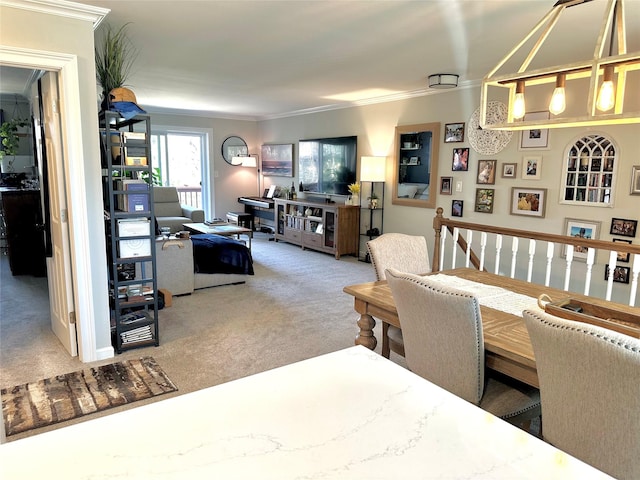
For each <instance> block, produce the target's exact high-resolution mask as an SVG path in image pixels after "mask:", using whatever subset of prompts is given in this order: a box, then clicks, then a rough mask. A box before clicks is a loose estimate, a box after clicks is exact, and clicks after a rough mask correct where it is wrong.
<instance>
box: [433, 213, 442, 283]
mask: <svg viewBox="0 0 640 480" xmlns="http://www.w3.org/2000/svg"><path fill="white" fill-rule="evenodd" d="M442 212H444V210H443V208H442V207H438V208H436V216H435V217H433V229H434V230H435V232H436V233H435V237H434V243H433V262H431V271H432V272H438V271H440V231H441V229H442V219H443V218H444V217H443V216H442Z"/></svg>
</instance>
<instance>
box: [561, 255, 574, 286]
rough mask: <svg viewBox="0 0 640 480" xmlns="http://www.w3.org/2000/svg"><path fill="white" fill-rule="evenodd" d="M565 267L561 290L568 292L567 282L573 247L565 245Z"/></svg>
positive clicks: (569, 276) (569, 278)
mask: <svg viewBox="0 0 640 480" xmlns="http://www.w3.org/2000/svg"><path fill="white" fill-rule="evenodd" d="M566 261H567V267H566V269H565V271H564V287H563V290H565V291H567V290H569V281H570V280H571V262H573V245H567V255H566Z"/></svg>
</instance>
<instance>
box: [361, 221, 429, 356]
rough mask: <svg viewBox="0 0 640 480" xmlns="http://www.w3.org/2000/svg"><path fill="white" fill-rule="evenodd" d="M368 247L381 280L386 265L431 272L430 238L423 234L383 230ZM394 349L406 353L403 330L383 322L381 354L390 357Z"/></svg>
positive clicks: (398, 268) (399, 268) (421, 272)
mask: <svg viewBox="0 0 640 480" xmlns="http://www.w3.org/2000/svg"><path fill="white" fill-rule="evenodd" d="M367 250H368V251H369V257H370V258H371V263H372V264H373V268H374V269H375V271H376V278H377V279H378V280H384V279H385V273H384V272H385V270H386V269H387V268H395V269H397V270H400V271H402V272H410V273H416V274H425V273H429V272H431V264H430V263H429V249H428V248H427V240H426V239H425V238H424V237H422V236H418V235H406V234H404V233H383V234H382V235H380V236H379V237H377V238H375V239H373V240H369V241H368V242H367ZM392 351H393V352H394V353H397V354H398V355H402V356H403V357H404V342H403V340H402V330H400V329H399V328H398V327H394V326H393V325H389V324H388V323H386V322H382V356H383V357H385V358H389V355H390V352H392Z"/></svg>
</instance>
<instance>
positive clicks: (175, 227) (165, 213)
mask: <svg viewBox="0 0 640 480" xmlns="http://www.w3.org/2000/svg"><path fill="white" fill-rule="evenodd" d="M153 208H154V211H155V215H156V220H157V221H158V227H159V228H160V227H169V228H171V233H176V232H179V231H181V230H184V227H183V226H182V224H184V223H201V222H204V210H201V209H198V208H194V207H190V206H188V205H181V204H180V199H179V197H178V190H177V189H176V187H153Z"/></svg>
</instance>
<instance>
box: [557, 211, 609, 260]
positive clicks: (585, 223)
mask: <svg viewBox="0 0 640 480" xmlns="http://www.w3.org/2000/svg"><path fill="white" fill-rule="evenodd" d="M601 223H602V222H594V221H592V220H580V219H577V218H565V219H564V234H565V235H566V236H567V237H577V238H589V239H593V240H597V239H598V237H599V235H600V225H601ZM588 251H589V248H588V247H585V246H580V245H578V246H574V247H573V258H576V259H580V260H584V261H586V260H587V252H588ZM562 256H563V257H566V256H567V246H566V245H563V246H562Z"/></svg>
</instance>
